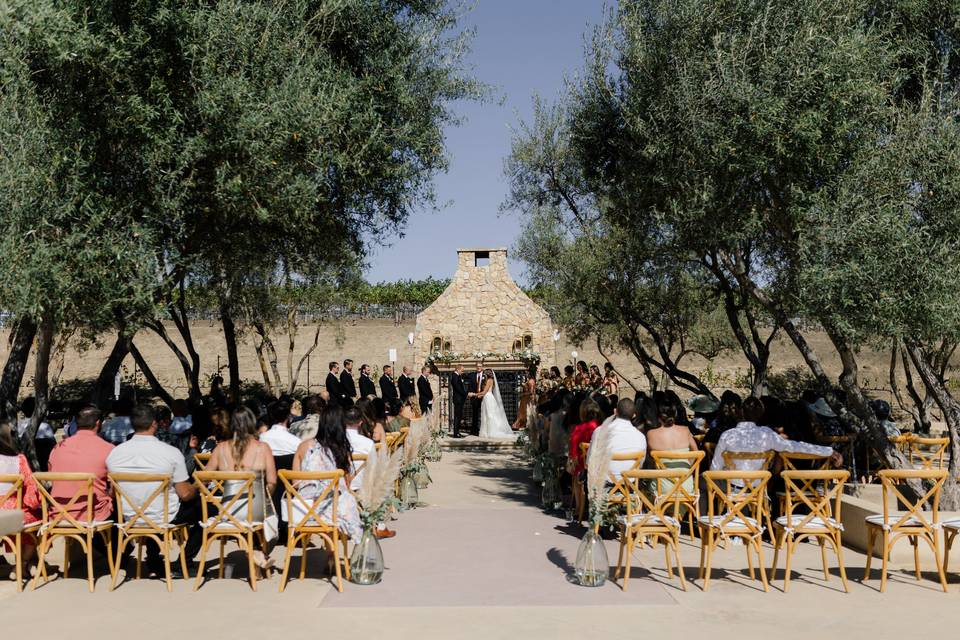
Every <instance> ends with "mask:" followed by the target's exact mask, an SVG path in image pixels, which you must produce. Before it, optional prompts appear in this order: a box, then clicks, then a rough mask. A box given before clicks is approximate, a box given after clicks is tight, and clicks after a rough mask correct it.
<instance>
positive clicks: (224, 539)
mask: <svg viewBox="0 0 960 640" xmlns="http://www.w3.org/2000/svg"><path fill="white" fill-rule="evenodd" d="M219 538H220V571H219V573H218V574H217V577H218V578H219V579H220V580H223V547H224V545H226V544H227V539H226V537H225V536H219Z"/></svg>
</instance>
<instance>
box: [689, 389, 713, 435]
mask: <svg viewBox="0 0 960 640" xmlns="http://www.w3.org/2000/svg"><path fill="white" fill-rule="evenodd" d="M687 407H688V408H689V409H690V410H691V411H693V421H692V422H691V423H690V426H691V427H692V430H693V431H695V432H696V433H706V431H707V429H708V428H709V426H710V423H711V422H713V421H714V420H715V419H716V418H717V411H718V410H719V409H720V403H719V402H718V401H717V400H715V399H713V398H711V397H710V396H708V395H697V396H693V397H692V398H690V399H689V400H688V401H687Z"/></svg>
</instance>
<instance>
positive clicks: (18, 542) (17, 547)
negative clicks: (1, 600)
mask: <svg viewBox="0 0 960 640" xmlns="http://www.w3.org/2000/svg"><path fill="white" fill-rule="evenodd" d="M13 544H14V549H13V561H14V562H16V563H17V566H16V569H15V571H16V572H17V573H16V575H17V593H20V592H22V591H23V534H22V533H18V534H17V535H16V536H14V543H13ZM37 573H39V567H38V571H37Z"/></svg>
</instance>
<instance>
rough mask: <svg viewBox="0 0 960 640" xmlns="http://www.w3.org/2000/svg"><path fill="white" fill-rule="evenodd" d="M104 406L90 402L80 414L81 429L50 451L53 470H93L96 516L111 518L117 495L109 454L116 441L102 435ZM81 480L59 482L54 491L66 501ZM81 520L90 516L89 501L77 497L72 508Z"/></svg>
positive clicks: (94, 513)
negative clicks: (110, 480) (109, 482)
mask: <svg viewBox="0 0 960 640" xmlns="http://www.w3.org/2000/svg"><path fill="white" fill-rule="evenodd" d="M100 418H101V416H100V410H99V409H97V408H96V407H94V406H92V405H88V406H86V407H84V408H83V409H81V410H80V412H79V413H78V414H77V433H76V435H74V436H72V437H70V438H67V439H65V440H64V441H63V442H61V443H60V444H58V445H57V446H56V447H54V448H53V451H51V452H50V464H49V468H50V471H51V472H53V473H92V474H93V475H94V476H95V480H94V482H93V519H94V520H109V519H110V516H111V515H112V514H113V496H111V494H110V487H109V486H107V456H108V455H109V454H110V452H111V451H113V445H112V444H110V443H109V442H107V441H106V440H103V439H102V438H100V436H99V435H97V434H98V432H99V431H100V425H101V420H100ZM82 486H83V485H82V484H81V483H79V482H55V483H53V488H52V490H51V492H50V494H51V495H52V496H53V497H54V499H55V500H57V501H58V502H60V503H63V504H66V503H68V502H69V501H70V499H71V498H72V497H73V495H74V493H75V492H76V491H78V490H80V489H81V488H82ZM69 512H70V515H72V516H73V517H75V518H77V519H78V520H86V519H87V502H86V500H84V499H79V500H77V501H76V502H75V503H74V504H73V506H72V507H70V509H69Z"/></svg>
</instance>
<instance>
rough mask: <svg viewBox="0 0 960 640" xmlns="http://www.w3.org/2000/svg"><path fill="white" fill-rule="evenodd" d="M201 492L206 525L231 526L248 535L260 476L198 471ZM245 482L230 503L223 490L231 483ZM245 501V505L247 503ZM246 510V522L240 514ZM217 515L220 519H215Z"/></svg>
mask: <svg viewBox="0 0 960 640" xmlns="http://www.w3.org/2000/svg"><path fill="white" fill-rule="evenodd" d="M193 477H194V480H195V482H196V485H197V489H199V491H200V509H201V513H202V517H203V522H208V523H209V522H211V519H212V518H215V519H216V523H215V524H212V525H211V526H217V527H219V526H220V525H221V524H227V525H230V526H231V527H232V528H234V529H236V530H237V531H246V530H247V529H248V528H249V527H250V524H251V523H252V522H253V491H254V485H253V483H254V481H255V480H256V474H255V473H254V472H253V471H196V472H194V474H193ZM231 480H233V481H241V482H242V484H241V485H240V489H239V490H238V491H237V492H236V493H235V494H234V495H233V496H232V497H230V498H229V500H227V498H226V497H225V496H224V493H223V489H224V486H225V485H226V483H227V482H228V481H231ZM244 501H245V502H244ZM242 509H246V511H247V517H246V520H245V521H244V520H240V519H238V518H237V511H239V510H242ZM214 513H215V514H216V515H214Z"/></svg>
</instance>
